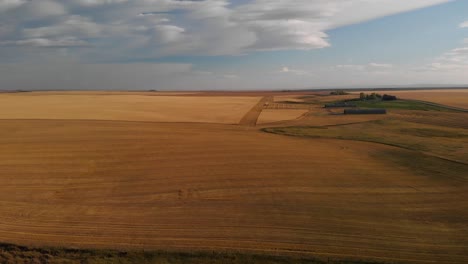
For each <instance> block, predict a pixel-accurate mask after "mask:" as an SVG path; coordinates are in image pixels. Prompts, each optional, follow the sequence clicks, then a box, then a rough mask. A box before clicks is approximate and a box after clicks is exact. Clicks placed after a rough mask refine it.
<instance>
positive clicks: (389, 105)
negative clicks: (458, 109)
mask: <svg viewBox="0 0 468 264" xmlns="http://www.w3.org/2000/svg"><path fill="white" fill-rule="evenodd" d="M352 102H353V103H354V104H356V105H357V106H358V107H362V108H386V109H400V110H419V111H439V112H453V111H452V110H450V109H447V108H444V107H440V106H435V105H429V104H425V103H422V102H416V101H405V100H396V101H381V100H372V101H359V100H356V101H352Z"/></svg>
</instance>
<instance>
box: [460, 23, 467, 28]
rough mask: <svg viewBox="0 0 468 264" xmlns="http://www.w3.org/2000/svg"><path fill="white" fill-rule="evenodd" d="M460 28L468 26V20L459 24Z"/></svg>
mask: <svg viewBox="0 0 468 264" xmlns="http://www.w3.org/2000/svg"><path fill="white" fill-rule="evenodd" d="M459 27H460V28H468V21H465V22H463V23H461V24H460V25H459Z"/></svg>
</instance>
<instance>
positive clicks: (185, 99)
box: [0, 92, 260, 124]
mask: <svg viewBox="0 0 468 264" xmlns="http://www.w3.org/2000/svg"><path fill="white" fill-rule="evenodd" d="M259 100H260V98H257V97H197V96H144V95H129V94H127V95H115V94H114V95H99V94H98V95H94V94H93V93H91V94H86V93H84V92H83V94H73V95H67V94H52V95H49V94H44V93H38V94H36V93H18V94H1V95H0V105H1V107H2V111H0V119H92V120H125V121H150V122H206V123H223V124H237V123H239V121H240V120H241V118H242V117H243V116H244V114H245V113H246V112H248V111H249V110H250V109H251V108H252V107H253V106H254V105H255V104H256V103H257V102H258V101H259Z"/></svg>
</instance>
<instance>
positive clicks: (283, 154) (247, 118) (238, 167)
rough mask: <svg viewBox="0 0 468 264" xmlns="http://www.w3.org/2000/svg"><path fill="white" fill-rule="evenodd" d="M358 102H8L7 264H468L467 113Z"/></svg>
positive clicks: (105, 97) (8, 98) (2, 115)
mask: <svg viewBox="0 0 468 264" xmlns="http://www.w3.org/2000/svg"><path fill="white" fill-rule="evenodd" d="M465 94H466V96H465V97H464V100H465V101H468V93H465ZM353 97H356V95H344V96H326V95H324V94H321V93H313V92H303V93H299V92H297V93H296V92H295V93H292V94H286V95H284V94H281V93H278V92H275V93H273V92H272V93H268V92H255V93H248V92H245V93H222V92H219V93H209V92H200V93H187V94H184V93H176V94H171V93H158V92H153V93H131V92H126V93H123V92H122V93H120V92H111V93H109V94H107V93H105V92H73V93H67V92H42V93H17V94H16V93H15V94H0V109H1V110H2V111H1V112H0V119H1V120H0V146H1V148H0V239H1V241H0V242H1V243H8V244H14V245H22V246H28V248H26V247H20V246H3V247H0V262H1V261H2V258H3V260H4V259H9V260H11V259H14V258H22V256H24V254H26V253H27V254H29V256H32V257H31V258H36V257H37V259H38V261H39V259H41V258H44V255H47V256H51V258H54V256H55V258H57V263H60V262H59V261H60V260H63V259H75V260H77V259H79V258H83V256H88V257H89V258H90V259H93V258H94V259H96V262H95V263H101V262H98V260H97V259H98V258H99V256H106V257H107V258H108V262H104V263H112V262H113V261H114V260H116V259H120V261H122V263H125V262H124V261H128V262H129V263H130V262H131V261H132V260H133V261H136V260H138V261H140V262H141V263H160V262H156V261H157V260H159V261H166V262H169V263H204V262H206V261H208V260H209V261H212V262H211V263H327V262H328V261H329V259H331V262H330V263H335V262H336V263H366V262H368V263H375V262H377V263H393V262H396V263H460V264H461V263H466V262H467V261H468V227H467V225H466V222H467V219H468V176H467V175H466V172H467V171H468V152H467V149H468V132H467V131H468V130H467V129H468V122H467V121H466V120H468V119H467V117H468V113H465V112H460V111H437V110H434V109H423V110H421V109H414V108H413V109H412V108H411V107H408V106H403V107H399V108H394V109H390V111H389V114H388V115H382V116H376V115H369V116H344V115H342V114H340V113H342V109H335V110H329V109H324V108H322V105H323V103H325V102H333V101H337V100H341V99H350V98H353ZM453 98H455V97H453ZM426 100H427V98H424V101H426ZM462 101H463V100H461V99H459V98H458V97H457V98H456V99H454V101H453V103H450V102H448V101H444V102H437V103H447V104H448V105H452V106H457V107H461V106H463V104H460V103H459V102H462ZM44 248H46V249H44ZM50 248H52V249H50ZM53 248H72V249H70V250H65V249H64V250H63V251H54V249H53ZM75 249H76V250H75ZM80 250H81V251H80ZM143 250H144V251H145V252H146V253H145V252H143ZM5 252H6V253H5ZM18 252H19V253H18ZM21 252H23V253H21ZM25 252H26V253H25ZM41 252H42V253H41ZM44 252H46V253H44ZM51 252H55V253H54V254H52V253H51ZM122 252H125V254H123V253H122ZM141 252H143V253H141ZM171 252H174V253H171ZM210 252H211V253H210ZM212 252H216V253H212ZM21 254H23V255H21ZM122 254H123V255H122ZM96 256H97V257H96ZM101 258H105V257H101ZM342 260H349V261H356V262H340V261H342ZM361 261H362V262H361ZM39 263H41V262H39ZM75 263H80V262H79V260H77V261H76V262H75ZM91 263H92V262H91ZM162 263H165V262H162Z"/></svg>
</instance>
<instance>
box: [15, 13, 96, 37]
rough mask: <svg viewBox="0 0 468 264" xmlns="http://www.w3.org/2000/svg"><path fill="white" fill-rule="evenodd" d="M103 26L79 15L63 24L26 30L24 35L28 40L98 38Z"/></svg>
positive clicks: (68, 18) (70, 17)
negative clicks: (42, 38)
mask: <svg viewBox="0 0 468 264" xmlns="http://www.w3.org/2000/svg"><path fill="white" fill-rule="evenodd" d="M101 31H102V30H101V26H100V25H98V24H96V23H94V22H92V21H91V19H89V18H86V17H82V16H79V15H72V16H69V17H67V18H66V19H65V20H64V21H62V22H61V23H57V24H54V25H51V26H45V27H37V28H26V29H24V30H23V35H24V36H25V37H26V38H40V37H51V36H69V35H73V36H76V37H82V36H86V37H96V36H98V35H99V34H100V33H101Z"/></svg>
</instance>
